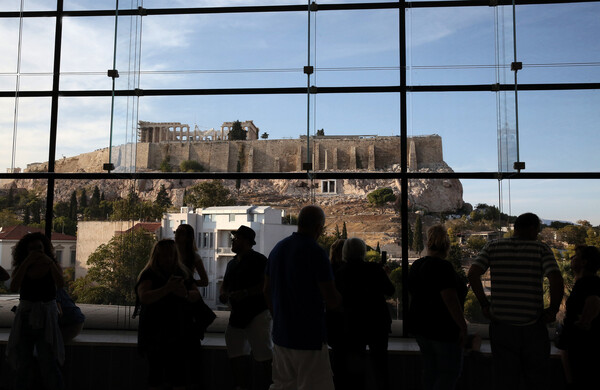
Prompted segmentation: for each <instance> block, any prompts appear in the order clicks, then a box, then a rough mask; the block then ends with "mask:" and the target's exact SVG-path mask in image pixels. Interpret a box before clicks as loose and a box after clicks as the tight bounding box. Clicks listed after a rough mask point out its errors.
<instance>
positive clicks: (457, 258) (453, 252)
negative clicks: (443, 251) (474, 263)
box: [448, 243, 467, 278]
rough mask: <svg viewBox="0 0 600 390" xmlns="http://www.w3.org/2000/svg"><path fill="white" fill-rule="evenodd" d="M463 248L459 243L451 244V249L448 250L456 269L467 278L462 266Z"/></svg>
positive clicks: (450, 260)
mask: <svg viewBox="0 0 600 390" xmlns="http://www.w3.org/2000/svg"><path fill="white" fill-rule="evenodd" d="M463 257H464V255H463V250H462V249H461V247H460V245H459V244H458V243H453V244H450V251H449V252H448V261H449V262H450V263H451V264H452V266H453V267H454V270H455V271H456V273H457V274H458V275H459V276H460V277H461V278H466V277H467V275H466V274H465V270H464V269H463V267H462V260H463Z"/></svg>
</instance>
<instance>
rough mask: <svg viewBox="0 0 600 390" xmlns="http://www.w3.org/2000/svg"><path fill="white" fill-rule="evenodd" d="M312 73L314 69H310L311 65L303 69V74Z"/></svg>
mask: <svg viewBox="0 0 600 390" xmlns="http://www.w3.org/2000/svg"><path fill="white" fill-rule="evenodd" d="M314 71H315V68H314V67H312V66H311V65H308V66H305V67H304V74H313V72H314Z"/></svg>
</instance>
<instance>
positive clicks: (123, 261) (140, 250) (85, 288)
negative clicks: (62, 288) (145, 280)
mask: <svg viewBox="0 0 600 390" xmlns="http://www.w3.org/2000/svg"><path fill="white" fill-rule="evenodd" d="M155 241H156V240H155V238H154V236H153V235H151V234H148V233H147V232H146V231H144V230H143V229H136V230H131V231H129V232H127V233H124V234H119V235H117V236H115V237H113V238H112V239H111V240H110V241H109V242H108V243H107V244H102V245H100V246H99V247H98V249H96V250H95V251H94V253H92V254H91V255H90V257H89V258H88V261H87V264H88V266H89V268H88V273H87V275H86V276H85V277H83V278H79V279H77V280H76V281H75V282H74V283H73V293H74V295H75V296H76V297H77V301H78V302H81V303H93V304H112V305H133V304H135V292H134V288H135V284H136V280H137V276H138V275H139V273H140V271H141V270H142V268H143V267H144V265H145V264H146V263H147V262H148V259H149V258H150V251H151V250H152V246H153V245H154V243H155Z"/></svg>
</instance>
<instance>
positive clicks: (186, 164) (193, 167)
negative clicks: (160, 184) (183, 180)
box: [179, 160, 205, 172]
mask: <svg viewBox="0 0 600 390" xmlns="http://www.w3.org/2000/svg"><path fill="white" fill-rule="evenodd" d="M179 170H180V171H181V172H204V171H205V169H204V166H202V164H200V163H199V162H198V161H195V160H184V161H182V162H181V163H180V164H179Z"/></svg>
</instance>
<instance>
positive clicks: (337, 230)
mask: <svg viewBox="0 0 600 390" xmlns="http://www.w3.org/2000/svg"><path fill="white" fill-rule="evenodd" d="M333 235H334V236H335V238H336V239H338V240H339V239H340V238H342V233H340V227H339V226H338V225H337V224H336V225H335V232H334V233H333Z"/></svg>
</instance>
